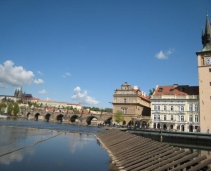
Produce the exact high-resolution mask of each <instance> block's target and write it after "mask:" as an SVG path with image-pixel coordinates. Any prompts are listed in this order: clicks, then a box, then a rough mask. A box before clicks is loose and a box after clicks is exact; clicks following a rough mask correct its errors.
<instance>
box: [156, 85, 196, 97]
mask: <svg viewBox="0 0 211 171" xmlns="http://www.w3.org/2000/svg"><path fill="white" fill-rule="evenodd" d="M153 95H199V86H189V85H171V86H157V88H156V90H155V92H154V94H153Z"/></svg>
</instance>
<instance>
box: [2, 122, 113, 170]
mask: <svg viewBox="0 0 211 171" xmlns="http://www.w3.org/2000/svg"><path fill="white" fill-rule="evenodd" d="M101 131H103V129H100V128H97V127H91V126H79V125H71V124H63V123H62V124H61V123H50V122H41V121H39V122H38V121H32V120H25V119H21V118H16V119H9V118H8V119H3V120H2V121H0V171H14V170H30V171H37V170H39V171H46V170H51V171H54V170H55V171H58V170H60V171H66V170H68V171H70V170H73V171H83V170H87V171H89V170H90V171H114V170H116V168H115V167H114V166H113V165H112V164H111V163H110V157H109V156H108V154H107V152H106V151H105V150H104V149H103V148H102V147H101V145H100V143H99V142H98V141H97V139H96V138H95V136H94V134H95V133H98V132H101Z"/></svg>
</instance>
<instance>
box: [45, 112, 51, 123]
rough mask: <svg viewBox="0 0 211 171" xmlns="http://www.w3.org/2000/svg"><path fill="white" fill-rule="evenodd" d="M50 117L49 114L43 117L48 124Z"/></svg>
mask: <svg viewBox="0 0 211 171" xmlns="http://www.w3.org/2000/svg"><path fill="white" fill-rule="evenodd" d="M50 117H51V114H50V113H47V114H46V115H45V120H46V121H47V122H49V120H50Z"/></svg>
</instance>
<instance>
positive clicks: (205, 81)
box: [196, 14, 211, 133]
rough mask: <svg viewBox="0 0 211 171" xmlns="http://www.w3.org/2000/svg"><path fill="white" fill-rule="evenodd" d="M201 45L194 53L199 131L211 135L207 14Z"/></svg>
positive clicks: (210, 48)
mask: <svg viewBox="0 0 211 171" xmlns="http://www.w3.org/2000/svg"><path fill="white" fill-rule="evenodd" d="M202 44H203V48H202V50H201V51H199V52H196V55H197V57H198V75H199V105H200V107H199V108H200V130H201V132H203V133H207V132H209V133H211V26H210V21H209V17H208V14H207V16H206V24H205V29H204V30H202Z"/></svg>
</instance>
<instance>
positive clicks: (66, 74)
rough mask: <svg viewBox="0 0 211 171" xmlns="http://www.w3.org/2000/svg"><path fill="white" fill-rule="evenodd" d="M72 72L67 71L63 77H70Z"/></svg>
mask: <svg viewBox="0 0 211 171" xmlns="http://www.w3.org/2000/svg"><path fill="white" fill-rule="evenodd" d="M70 76H71V74H70V73H69V72H66V73H65V74H64V75H63V76H62V77H64V78H66V77H70Z"/></svg>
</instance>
